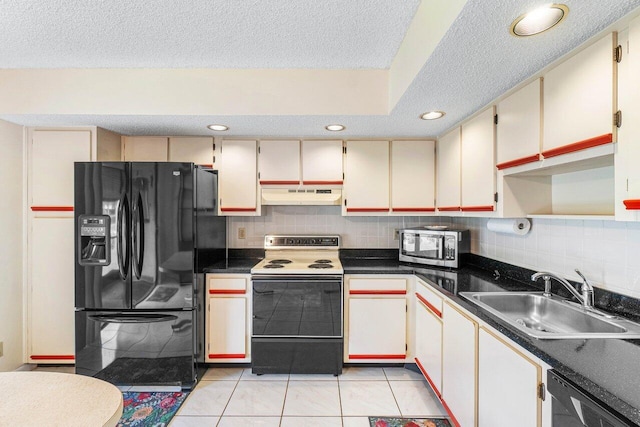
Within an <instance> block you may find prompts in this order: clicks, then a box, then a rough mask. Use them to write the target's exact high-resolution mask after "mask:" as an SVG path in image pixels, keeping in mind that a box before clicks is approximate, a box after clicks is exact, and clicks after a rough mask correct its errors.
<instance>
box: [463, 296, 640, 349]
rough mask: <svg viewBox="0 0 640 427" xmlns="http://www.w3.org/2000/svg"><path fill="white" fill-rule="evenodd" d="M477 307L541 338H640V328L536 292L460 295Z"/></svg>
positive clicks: (634, 324) (635, 324)
mask: <svg viewBox="0 0 640 427" xmlns="http://www.w3.org/2000/svg"><path fill="white" fill-rule="evenodd" d="M460 295H461V296H463V297H465V298H466V299H468V300H469V301H471V302H473V303H474V304H476V305H478V306H479V307H482V308H483V309H485V310H487V311H488V312H490V313H493V314H494V315H496V316H498V317H499V318H501V319H502V320H504V321H505V322H507V323H508V324H510V325H511V326H513V327H515V328H517V329H519V330H521V331H522V332H524V333H525V334H527V335H529V336H531V337H534V338H539V339H567V338H581V339H584V338H622V339H637V338H640V325H638V324H637V323H633V322H630V321H628V320H625V319H621V318H608V317H607V316H606V315H605V314H604V313H601V312H597V311H592V310H585V309H584V308H583V307H581V306H580V305H577V304H573V303H570V302H569V301H567V300H563V299H560V298H556V297H553V296H552V297H545V296H543V295H542V293H536V292H461V293H460Z"/></svg>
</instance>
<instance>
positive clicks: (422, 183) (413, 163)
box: [391, 141, 436, 214]
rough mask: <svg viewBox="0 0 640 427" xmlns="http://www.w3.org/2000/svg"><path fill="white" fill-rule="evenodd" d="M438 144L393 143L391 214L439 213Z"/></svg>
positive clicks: (423, 142) (422, 142) (418, 142)
mask: <svg viewBox="0 0 640 427" xmlns="http://www.w3.org/2000/svg"><path fill="white" fill-rule="evenodd" d="M435 184H436V183H435V142H434V141H392V142H391V211H392V212H398V213H411V214H416V213H431V212H434V211H435V202H436V197H435V190H436V188H435Z"/></svg>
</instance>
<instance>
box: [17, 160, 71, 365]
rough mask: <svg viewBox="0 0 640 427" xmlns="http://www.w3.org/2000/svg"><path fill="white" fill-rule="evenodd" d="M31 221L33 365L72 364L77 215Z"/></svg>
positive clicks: (30, 290)
mask: <svg viewBox="0 0 640 427" xmlns="http://www.w3.org/2000/svg"><path fill="white" fill-rule="evenodd" d="M72 169H73V168H72ZM31 221H32V222H31V226H32V229H31V245H30V253H31V257H30V260H29V265H30V278H29V282H30V283H29V299H30V305H29V312H28V315H29V330H28V334H29V348H28V354H29V362H30V363H38V361H48V362H55V363H61V362H64V361H65V360H67V361H70V362H72V361H73V358H74V354H75V341H74V334H75V326H74V324H75V323H74V322H75V320H74V270H73V268H74V267H73V266H74V259H73V257H74V245H73V236H74V220H73V216H70V217H67V218H58V217H57V218H47V217H36V218H32V220H31Z"/></svg>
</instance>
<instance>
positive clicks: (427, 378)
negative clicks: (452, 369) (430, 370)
mask: <svg viewBox="0 0 640 427" xmlns="http://www.w3.org/2000/svg"><path fill="white" fill-rule="evenodd" d="M414 359H415V361H416V365H418V369H420V372H422V375H423V376H424V377H425V378H426V380H427V382H428V383H429V385H430V386H431V388H432V389H433V391H435V392H436V395H437V396H438V398H439V399H440V398H442V393H440V390H438V387H436V385H435V384H434V383H433V380H432V379H431V377H430V376H429V374H427V370H426V369H425V368H424V366H422V363H420V360H418V358H417V357H416V358H414Z"/></svg>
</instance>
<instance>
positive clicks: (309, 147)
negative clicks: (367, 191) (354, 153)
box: [302, 140, 343, 185]
mask: <svg viewBox="0 0 640 427" xmlns="http://www.w3.org/2000/svg"><path fill="white" fill-rule="evenodd" d="M342 179H343V178H342V141H341V140H324V141H302V184H304V185H342Z"/></svg>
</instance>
